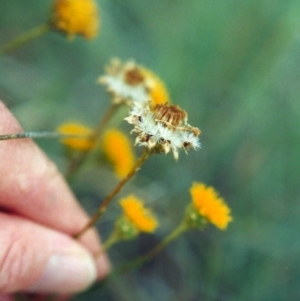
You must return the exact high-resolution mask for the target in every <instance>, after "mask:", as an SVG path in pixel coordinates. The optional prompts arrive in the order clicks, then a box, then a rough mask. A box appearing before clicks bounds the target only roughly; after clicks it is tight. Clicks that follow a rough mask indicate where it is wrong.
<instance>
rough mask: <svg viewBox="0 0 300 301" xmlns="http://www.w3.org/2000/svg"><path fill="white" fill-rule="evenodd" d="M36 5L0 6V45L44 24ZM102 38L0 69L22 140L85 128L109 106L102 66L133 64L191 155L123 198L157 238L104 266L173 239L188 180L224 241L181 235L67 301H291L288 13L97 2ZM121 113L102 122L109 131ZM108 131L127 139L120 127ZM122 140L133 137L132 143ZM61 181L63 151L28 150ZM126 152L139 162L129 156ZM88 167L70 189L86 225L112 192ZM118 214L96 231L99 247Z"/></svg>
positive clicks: (37, 49)
mask: <svg viewBox="0 0 300 301" xmlns="http://www.w3.org/2000/svg"><path fill="white" fill-rule="evenodd" d="M51 2H52V1H50V0H47V1H33V0H28V1H21V0H12V1H5V0H0V4H1V5H0V11H1V17H0V45H2V44H4V43H5V42H6V41H9V40H10V39H11V38H12V37H15V36H17V35H19V34H20V33H22V31H23V30H27V29H31V28H32V27H34V26H36V25H38V24H40V23H42V22H44V20H45V19H46V18H47V16H48V14H49V10H50V7H51ZM98 4H99V6H100V10H101V23H102V25H101V33H100V36H99V37H98V38H97V39H96V40H94V41H90V42H88V41H85V40H83V39H81V38H76V39H75V40H74V41H72V42H69V41H68V40H66V39H65V37H63V36H60V35H59V34H57V33H54V32H53V33H49V34H47V35H46V36H44V37H42V38H40V39H38V40H35V41H33V42H31V43H29V44H27V45H25V46H23V47H22V48H20V49H19V50H17V51H15V52H13V53H11V54H9V55H7V56H5V57H2V58H1V59H0V99H2V100H3V101H4V102H5V103H6V104H7V105H8V106H9V107H10V108H11V110H12V111H13V112H14V114H15V115H16V116H17V118H18V119H19V120H20V122H21V124H22V126H23V127H24V128H25V129H26V130H52V129H55V128H56V126H57V125H59V124H60V123H61V122H64V121H70V120H71V121H72V120H74V121H79V122H83V123H86V124H87V125H90V126H94V125H96V124H97V122H98V119H99V118H100V117H101V116H102V114H103V113H104V112H105V110H106V108H107V107H108V106H109V97H108V95H107V93H106V92H105V89H104V88H103V87H102V86H99V85H97V84H96V79H97V77H98V76H99V75H101V74H103V70H104V66H105V65H106V64H107V63H108V61H109V60H110V58H112V57H119V58H121V59H124V60H126V59H129V58H133V59H135V60H136V61H137V62H138V63H141V64H143V65H145V66H146V67H148V68H150V69H152V70H153V71H155V72H156V73H157V74H158V75H159V76H160V77H161V78H162V79H163V80H164V81H165V82H166V84H167V86H168V89H169V91H170V95H171V98H172V101H173V102H174V103H177V104H179V105H180V106H181V107H182V108H184V109H186V110H187V111H188V112H189V122H190V124H192V125H193V126H197V127H199V128H200V129H201V130H202V132H203V135H202V136H201V142H202V149H201V150H200V151H197V152H194V151H190V153H189V155H188V156H186V155H185V154H184V153H181V154H180V159H179V161H178V162H177V163H175V162H174V160H173V158H172V156H171V155H168V156H164V155H161V156H154V157H152V158H151V159H150V161H148V162H147V163H146V164H145V165H144V166H143V168H142V170H141V171H140V173H139V175H138V176H137V177H136V178H135V179H134V181H133V182H131V183H130V184H129V185H128V186H127V187H126V188H125V189H124V191H123V192H122V195H125V194H126V193H128V192H135V193H137V194H138V195H139V196H141V197H145V199H146V201H147V203H148V204H149V206H151V207H153V208H154V209H155V210H156V212H157V214H158V216H159V219H160V221H161V227H160V230H159V231H158V232H157V233H156V234H155V235H143V236H141V237H140V238H139V239H138V240H136V241H132V242H126V243H120V244H119V245H116V246H115V247H113V248H112V249H111V250H110V252H109V254H110V257H111V260H112V262H113V264H114V265H115V266H118V265H119V264H121V263H123V262H126V261H127V260H129V259H132V258H133V257H135V256H136V255H138V254H142V253H145V252H146V251H147V250H149V249H150V248H151V247H153V246H154V245H155V244H157V243H158V242H159V241H160V239H161V238H162V237H163V236H164V235H166V234H167V233H169V232H170V231H172V229H173V228H174V227H175V226H176V225H177V224H178V222H179V221H180V219H181V216H182V211H183V210H184V208H185V206H186V204H187V203H188V202H189V201H190V196H189V192H188V190H189V187H190V185H191V183H192V182H193V181H203V182H205V183H206V184H209V185H213V186H214V187H215V188H216V189H217V190H218V191H219V192H220V194H221V195H222V196H223V197H224V198H225V200H226V201H227V203H228V204H229V206H230V207H231V208H232V214H233V217H234V222H233V223H231V224H230V225H229V227H228V230H227V231H225V232H222V231H219V230H217V229H216V228H214V227H213V226H210V227H208V228H207V229H206V230H205V231H203V232H199V231H193V232H189V233H188V234H187V235H184V236H182V237H181V238H179V239H178V240H177V241H175V242H173V243H172V244H171V245H170V246H168V247H167V249H165V250H164V251H163V252H162V253H161V254H160V255H159V256H157V257H156V258H155V259H154V260H153V261H151V262H150V263H148V264H146V265H145V266H144V267H143V268H141V269H140V270H138V271H133V272H130V273H128V274H126V275H124V276H121V277H119V278H118V279H116V280H113V281H111V282H109V283H108V284H107V286H105V287H104V288H102V289H100V290H98V291H96V292H93V293H86V294H85V295H81V296H78V297H77V299H78V300H107V301H115V300H120V301H123V300H124V301H127V300H128V301H129V300H143V301H144V300H145V301H147V300H158V301H169V300H170V301H171V300H172V301H179V300H180V301H196V300H197V301H198V300H201V301H213V300H218V301H223V300H243V301H247V300H249V301H250V300H251V301H252V300H259V301H260V300H272V301H276V300H293V301H294V300H299V299H300V223H299V215H300V206H299V195H300V191H299V188H298V182H299V171H300V158H299V152H300V142H299V132H300V119H299V115H300V101H299V99H298V98H299V97H298V95H299V89H300V88H299V87H300V85H299V76H300V68H299V67H300V18H299V15H300V1H299V0H281V1H278V0H272V1H271V0H260V1H255V0H254V1H253V0H252V1H250V0H243V1H242V0H227V1H226V0H225V1H224V0H223V1H220V0H218V1H217V0H210V1H204V0H202V1H198V0H194V1H191V0H190V1H179V0H173V1H170V0H152V1H141V0H127V1H122V0H99V1H98ZM125 115H126V110H124V111H123V112H122V113H120V115H119V116H118V118H116V119H115V120H114V121H113V122H112V123H113V124H117V123H118V120H120V119H121V118H122V117H123V116H125ZM120 127H121V128H122V129H124V130H126V131H127V130H129V127H128V125H126V124H125V123H124V122H121V123H120ZM132 140H133V137H132ZM37 142H38V143H39V144H40V145H41V147H42V148H43V149H44V150H45V152H46V153H47V154H48V155H49V156H50V157H51V159H53V160H54V161H55V162H56V163H57V164H58V165H59V167H60V168H61V170H63V169H64V167H65V164H66V163H65V158H64V156H63V150H62V147H61V146H60V145H59V143H58V142H56V141H51V142H49V141H42V140H40V141H37ZM136 151H137V153H138V152H140V151H141V150H140V149H137V150H136ZM116 181H117V180H116V178H115V177H114V175H113V174H112V172H111V170H110V169H109V167H107V166H106V167H100V168H99V167H96V166H93V167H90V166H87V167H86V168H85V169H84V170H83V171H82V173H81V174H80V175H78V177H77V178H76V179H75V180H74V181H73V182H72V183H71V184H72V187H73V189H74V191H75V193H76V195H77V196H78V199H79V200H80V201H81V202H82V204H83V206H85V208H87V210H88V211H90V212H92V211H93V209H94V208H96V206H97V204H98V203H99V202H100V201H101V199H102V198H103V196H104V195H105V194H106V193H107V192H108V191H109V190H110V188H112V187H113V186H114V185H115V183H116ZM119 212H120V210H119V208H118V205H117V202H115V203H114V204H113V205H112V206H111V207H110V209H109V211H108V212H107V215H106V216H105V217H104V219H103V220H102V221H101V222H100V223H99V229H100V232H101V235H102V237H103V238H104V239H105V238H106V237H107V236H108V235H109V233H110V231H111V228H112V226H113V221H114V218H115V217H116V216H117V215H118V214H119Z"/></svg>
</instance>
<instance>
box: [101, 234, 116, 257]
mask: <svg viewBox="0 0 300 301" xmlns="http://www.w3.org/2000/svg"><path fill="white" fill-rule="evenodd" d="M119 240H120V239H119V237H118V236H117V235H116V233H112V235H111V236H110V237H109V238H108V239H107V240H106V241H105V242H104V243H103V244H102V249H101V251H100V252H99V253H98V254H96V256H99V255H100V254H101V253H102V252H104V251H107V250H108V249H110V248H111V247H112V246H113V245H114V244H115V243H116V242H118V241H119Z"/></svg>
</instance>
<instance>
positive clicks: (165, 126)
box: [125, 103, 200, 160]
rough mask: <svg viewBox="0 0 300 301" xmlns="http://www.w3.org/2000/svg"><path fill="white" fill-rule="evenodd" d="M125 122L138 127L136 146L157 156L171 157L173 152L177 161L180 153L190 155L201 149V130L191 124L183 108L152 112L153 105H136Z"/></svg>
mask: <svg viewBox="0 0 300 301" xmlns="http://www.w3.org/2000/svg"><path fill="white" fill-rule="evenodd" d="M125 120H127V122H128V123H130V124H132V125H134V128H133V130H132V132H134V133H137V137H136V140H135V144H138V145H142V146H146V147H147V148H148V149H151V150H152V151H153V152H156V153H165V154H167V153H169V152H170V151H172V153H173V156H174V159H175V160H177V159H178V156H179V154H178V149H182V150H184V151H185V152H187V150H188V149H189V148H194V149H198V148H200V142H199V138H198V136H199V133H200V130H199V129H198V128H195V127H192V126H190V125H189V124H187V113H186V112H185V111H184V110H182V109H181V108H180V107H179V106H175V105H168V104H164V105H156V106H154V107H153V108H150V104H149V105H148V106H142V105H140V104H138V103H134V105H133V107H132V110H131V112H130V115H129V116H128V117H126V118H125Z"/></svg>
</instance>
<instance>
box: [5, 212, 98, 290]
mask: <svg viewBox="0 0 300 301" xmlns="http://www.w3.org/2000/svg"><path fill="white" fill-rule="evenodd" d="M0 225H1V228H0V246H1V247H0V293H3V294H7V293H12V292H17V291H28V292H45V293H50V292H53V293H71V292H78V291H81V290H83V289H85V288H87V287H88V286H89V285H91V284H92V283H93V281H95V279H96V276H97V272H96V266H95V262H94V260H93V258H92V256H91V254H90V253H89V252H88V251H87V250H86V249H85V248H84V247H83V246H82V245H80V244H79V243H78V242H76V241H74V240H73V239H71V238H70V237H68V236H67V235H64V234H62V233H59V232H56V231H54V230H51V229H48V228H46V227H43V226H40V225H37V224H35V223H33V222H30V221H28V220H25V219H23V218H20V217H16V216H13V215H8V214H3V213H0Z"/></svg>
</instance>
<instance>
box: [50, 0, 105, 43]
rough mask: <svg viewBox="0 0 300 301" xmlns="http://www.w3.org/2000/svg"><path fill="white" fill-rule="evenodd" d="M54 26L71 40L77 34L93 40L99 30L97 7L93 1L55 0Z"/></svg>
mask: <svg viewBox="0 0 300 301" xmlns="http://www.w3.org/2000/svg"><path fill="white" fill-rule="evenodd" d="M53 11H54V15H53V20H52V25H53V26H54V28H55V29H58V30H60V31H63V32H65V33H66V34H67V35H68V37H69V38H73V37H74V36H75V35H76V34H78V35H81V36H83V37H84V38H86V39H93V38H95V37H96V36H97V34H98V30H99V17H98V9H97V5H96V3H95V2H94V1H93V0H55V2H54V10H53Z"/></svg>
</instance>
